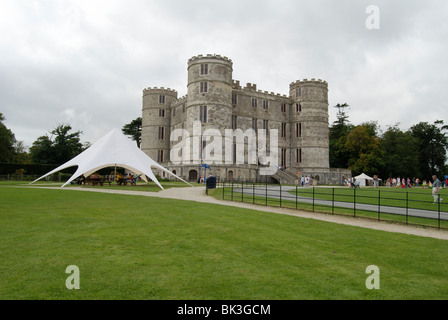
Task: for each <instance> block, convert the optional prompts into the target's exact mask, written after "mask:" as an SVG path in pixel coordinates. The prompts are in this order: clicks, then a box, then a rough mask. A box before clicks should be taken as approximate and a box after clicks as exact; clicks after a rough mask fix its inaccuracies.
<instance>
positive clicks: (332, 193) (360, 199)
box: [213, 184, 448, 229]
mask: <svg viewBox="0 0 448 320" xmlns="http://www.w3.org/2000/svg"><path fill="white" fill-rule="evenodd" d="M234 187H235V188H238V189H239V188H241V184H235V185H234ZM261 188H262V189H263V188H264V186H261ZM244 189H245V190H247V191H248V193H247V194H245V195H244V196H243V194H242V193H241V192H234V193H233V195H232V188H231V187H225V188H219V189H217V191H216V192H214V194H213V196H214V197H215V198H217V199H224V200H231V201H236V202H248V203H254V204H258V205H263V206H273V207H280V206H281V207H285V208H291V209H299V210H306V211H315V212H323V213H331V214H340V215H348V216H356V217H363V218H369V219H375V220H381V221H391V222H394V223H395V222H398V223H403V224H412V225H419V226H424V227H432V228H442V229H448V221H446V220H440V221H439V220H438V219H428V218H421V217H416V216H411V215H408V216H407V217H406V215H397V214H388V213H386V212H384V207H385V206H393V207H402V208H406V206H407V207H408V208H415V209H424V210H432V211H435V212H437V210H438V209H439V205H438V204H433V197H432V195H431V190H429V189H421V188H419V189H417V188H415V189H395V188H378V189H373V188H362V189H356V190H354V189H352V188H341V187H335V188H311V187H310V188H301V187H299V188H297V196H298V197H307V198H310V199H312V198H313V197H314V198H315V199H316V200H326V204H318V203H317V202H315V203H314V204H313V203H312V202H304V201H301V199H300V198H297V200H298V201H297V203H296V201H295V195H296V189H292V190H290V191H288V193H290V194H291V196H289V198H288V199H285V198H282V199H281V200H280V199H278V198H273V197H270V196H269V193H268V197H267V198H266V197H265V196H256V197H253V196H252V194H251V189H252V184H250V185H245V186H244ZM313 189H314V190H313ZM223 192H224V197H223ZM440 194H441V197H442V198H444V199H445V200H444V201H442V202H440V211H441V212H448V190H447V189H443V190H441V192H440ZM289 199H290V200H289ZM333 199H334V201H335V202H338V201H339V202H341V201H342V202H347V203H352V204H353V203H354V200H356V204H361V203H363V204H371V205H374V206H375V210H373V211H367V210H360V208H359V206H358V207H356V205H353V206H351V207H350V208H343V207H337V203H336V204H335V206H334V207H332V201H333ZM379 204H380V205H381V208H383V209H382V211H381V212H380V214H378V209H377V208H378V205H379Z"/></svg>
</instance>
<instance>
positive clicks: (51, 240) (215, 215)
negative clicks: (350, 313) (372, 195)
mask: <svg viewBox="0 0 448 320" xmlns="http://www.w3.org/2000/svg"><path fill="white" fill-rule="evenodd" d="M179 192H181V191H179ZM447 249H448V242H447V241H443V240H437V239H431V238H423V237H417V236H411V235H404V234H395V233H388V232H382V231H376V230H370V229H363V228H359V227H350V226H344V225H338V224H332V223H327V222H322V221H315V220H311V219H304V218H297V217H292V216H286V215H278V214H273V213H267V212H261V211H255V210H247V209H239V208H234V207H226V206H219V205H212V204H198V203H196V202H189V201H176V200H170V199H160V198H152V197H144V196H126V195H117V194H102V193H96V192H92V193H89V192H80V191H75V190H70V189H66V190H64V189H62V190H46V189H39V188H32V187H23V188H20V187H19V188H18V187H10V186H0V298H1V299H447V298H448V278H447V277H446V274H447V273H448V264H447V261H448V259H447V258H448V253H447V252H448V250H447ZM69 265H76V266H78V267H79V269H80V286H81V288H80V289H79V290H68V289H67V288H66V287H65V281H66V278H67V277H68V276H69V275H68V274H66V273H65V269H66V267H67V266H69ZM369 265H376V266H378V267H379V269H380V289H379V290H368V289H367V288H366V286H365V281H366V278H367V277H368V274H366V272H365V270H366V268H367V267H368V266H369Z"/></svg>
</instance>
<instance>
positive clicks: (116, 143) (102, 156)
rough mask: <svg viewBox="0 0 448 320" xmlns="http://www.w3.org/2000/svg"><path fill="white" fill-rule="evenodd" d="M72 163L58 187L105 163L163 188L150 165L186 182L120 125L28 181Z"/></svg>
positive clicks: (99, 167)
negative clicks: (71, 168) (61, 162)
mask: <svg viewBox="0 0 448 320" xmlns="http://www.w3.org/2000/svg"><path fill="white" fill-rule="evenodd" d="M73 166H78V169H77V170H76V172H75V173H74V174H73V175H72V176H71V177H70V179H68V181H67V182H66V183H64V184H63V185H62V186H61V187H64V186H65V185H67V184H69V183H70V182H71V181H73V180H75V179H76V178H78V177H79V176H81V175H82V174H84V176H86V177H88V176H89V175H91V174H92V173H94V172H96V171H97V170H99V169H102V168H107V167H122V168H125V169H128V170H130V171H132V172H134V173H135V174H137V175H139V174H140V175H141V178H142V179H143V180H145V181H146V182H147V181H148V180H147V178H146V177H148V178H150V179H151V180H152V181H154V182H155V183H156V184H157V185H158V186H159V187H160V188H162V189H163V187H162V186H161V185H160V183H159V181H158V180H157V178H156V177H155V176H154V174H153V172H152V170H151V168H157V169H160V170H162V171H165V172H166V173H168V174H170V175H172V176H174V177H176V178H177V179H179V180H181V181H183V182H185V183H187V184H189V183H188V182H186V181H185V180H183V179H181V178H179V177H178V176H176V175H175V174H174V173H172V172H170V171H169V170H167V169H165V168H164V167H162V166H161V165H159V164H158V163H157V162H155V161H154V160H152V159H151V158H150V157H149V156H147V155H146V154H145V153H144V152H143V151H142V150H140V149H139V148H138V147H137V144H136V143H135V142H133V141H131V140H130V139H128V138H127V137H126V136H125V135H124V134H123V133H122V132H121V131H120V130H119V129H113V130H111V131H110V132H109V133H108V134H106V135H105V136H104V137H102V138H101V139H99V140H98V141H97V142H95V143H94V144H93V145H91V146H90V147H89V148H88V149H86V150H85V151H83V152H82V153H80V154H79V155H77V156H76V157H74V158H73V159H71V160H70V161H68V162H66V163H64V164H63V165H61V166H59V167H57V168H56V169H54V170H52V171H50V172H48V173H47V174H45V175H43V176H42V177H40V178H38V179H36V180H34V181H33V182H31V183H34V182H36V181H37V180H40V179H42V178H44V177H46V176H48V175H50V174H53V173H55V172H58V171H60V170H63V169H66V168H69V167H73Z"/></svg>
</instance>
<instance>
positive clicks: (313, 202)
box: [313, 187, 315, 212]
mask: <svg viewBox="0 0 448 320" xmlns="http://www.w3.org/2000/svg"><path fill="white" fill-rule="evenodd" d="M314 189H315V188H314V187H313V212H314Z"/></svg>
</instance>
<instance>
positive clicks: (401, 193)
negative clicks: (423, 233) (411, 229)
mask: <svg viewBox="0 0 448 320" xmlns="http://www.w3.org/2000/svg"><path fill="white" fill-rule="evenodd" d="M290 193H291V194H294V195H295V193H296V191H295V190H291V191H290ZM297 194H298V195H299V196H301V197H310V198H312V197H313V188H297ZM440 196H441V198H445V199H446V201H442V202H441V210H442V211H448V203H447V201H448V190H447V189H441V190H440ZM314 197H315V198H316V199H325V200H333V199H334V201H343V202H351V203H353V202H354V201H355V200H356V203H365V204H373V205H378V204H381V205H382V206H393V207H404V208H405V207H408V208H415V209H424V210H437V206H434V205H433V201H434V198H433V197H432V194H431V189H422V188H411V189H395V188H388V187H381V188H361V189H353V188H315V191H314Z"/></svg>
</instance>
